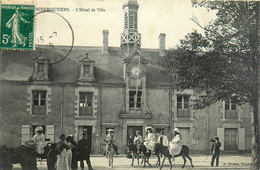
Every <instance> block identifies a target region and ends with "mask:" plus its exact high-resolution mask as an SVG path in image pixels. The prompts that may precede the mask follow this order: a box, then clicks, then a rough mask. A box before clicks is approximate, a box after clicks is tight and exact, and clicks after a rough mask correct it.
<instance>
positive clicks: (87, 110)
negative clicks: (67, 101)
mask: <svg viewBox="0 0 260 170" xmlns="http://www.w3.org/2000/svg"><path fill="white" fill-rule="evenodd" d="M79 98H80V99H79V100H80V103H79V114H80V115H91V114H92V113H93V109H92V105H93V104H92V100H93V99H92V98H93V93H89V92H88V93H85V92H84V93H80V94H79Z"/></svg>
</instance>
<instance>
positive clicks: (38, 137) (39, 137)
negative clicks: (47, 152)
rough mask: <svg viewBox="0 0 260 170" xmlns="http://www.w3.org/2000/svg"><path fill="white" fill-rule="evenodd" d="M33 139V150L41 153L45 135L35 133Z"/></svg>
mask: <svg viewBox="0 0 260 170" xmlns="http://www.w3.org/2000/svg"><path fill="white" fill-rule="evenodd" d="M33 140H34V142H35V143H36V149H35V151H36V152H37V153H38V154H43V153H44V146H45V135H44V134H37V133H36V134H35V135H34V136H33Z"/></svg>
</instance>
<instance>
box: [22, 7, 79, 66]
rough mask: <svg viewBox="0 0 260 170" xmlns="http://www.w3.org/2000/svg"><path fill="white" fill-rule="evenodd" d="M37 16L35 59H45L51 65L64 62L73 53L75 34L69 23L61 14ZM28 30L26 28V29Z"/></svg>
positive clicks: (39, 14) (50, 13) (47, 13)
mask: <svg viewBox="0 0 260 170" xmlns="http://www.w3.org/2000/svg"><path fill="white" fill-rule="evenodd" d="M36 16H37V22H38V23H37V34H36V37H35V41H36V42H35V43H37V45H36V55H35V56H32V58H33V59H36V58H38V57H44V58H47V59H49V61H50V63H51V64H56V63H59V62H61V61H62V60H64V59H65V58H66V57H67V56H68V55H69V54H70V52H71V51H72V49H73V45H74V32H73V29H72V26H71V25H70V23H69V21H68V20H67V19H66V18H65V17H64V16H62V15H61V14H59V13H55V12H53V11H41V12H38V13H37V14H35V15H34V16H33V17H32V18H31V19H33V18H35V17H36ZM25 29H26V28H25Z"/></svg>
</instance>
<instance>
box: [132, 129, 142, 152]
mask: <svg viewBox="0 0 260 170" xmlns="http://www.w3.org/2000/svg"><path fill="white" fill-rule="evenodd" d="M135 133H136V135H135V137H134V144H135V145H136V146H137V153H138V154H139V153H140V146H141V144H142V143H143V142H144V141H143V138H142V136H141V132H140V131H139V130H137V131H136V132H135Z"/></svg>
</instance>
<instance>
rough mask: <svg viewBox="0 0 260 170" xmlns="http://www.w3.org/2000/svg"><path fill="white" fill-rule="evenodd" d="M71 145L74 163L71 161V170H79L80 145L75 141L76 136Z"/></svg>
mask: <svg viewBox="0 0 260 170" xmlns="http://www.w3.org/2000/svg"><path fill="white" fill-rule="evenodd" d="M71 138H72V139H71V144H72V145H73V148H72V161H71V169H72V170H76V169H78V151H77V150H78V144H77V143H76V141H75V140H74V136H71Z"/></svg>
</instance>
